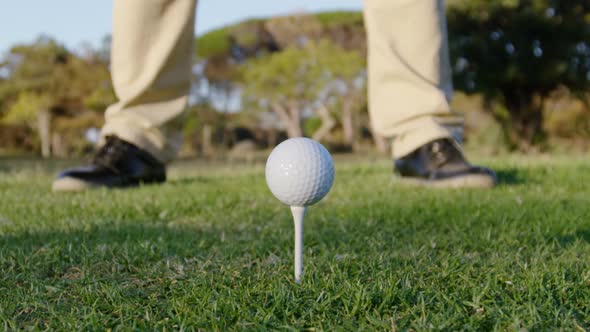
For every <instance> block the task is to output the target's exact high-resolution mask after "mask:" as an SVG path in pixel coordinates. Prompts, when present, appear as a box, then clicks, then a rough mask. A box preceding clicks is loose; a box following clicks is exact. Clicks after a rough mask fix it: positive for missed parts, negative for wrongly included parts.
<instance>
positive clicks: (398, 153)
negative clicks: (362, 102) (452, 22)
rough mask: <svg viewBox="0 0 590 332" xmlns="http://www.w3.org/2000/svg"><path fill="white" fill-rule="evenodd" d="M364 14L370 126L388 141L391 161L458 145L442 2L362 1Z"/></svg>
mask: <svg viewBox="0 0 590 332" xmlns="http://www.w3.org/2000/svg"><path fill="white" fill-rule="evenodd" d="M364 13H365V25H366V29H367V39H368V49H369V55H368V61H369V66H368V67H369V68H368V70H369V110H370V114H371V124H372V126H373V128H374V129H375V130H376V131H377V132H378V133H379V134H381V135H383V136H386V137H391V138H393V155H394V158H400V157H403V156H405V155H407V154H409V153H411V152H412V151H414V150H415V149H417V148H418V147H420V146H421V145H423V144H426V143H428V142H430V141H433V140H435V139H439V138H445V137H448V138H455V140H456V141H457V143H460V140H461V132H462V119H461V118H460V117H458V116H457V115H456V114H454V113H453V112H451V110H450V108H449V101H450V99H451V96H452V92H453V86H452V82H451V69H450V64H449V53H448V45H447V36H446V19H445V14H444V3H443V0H365V11H364Z"/></svg>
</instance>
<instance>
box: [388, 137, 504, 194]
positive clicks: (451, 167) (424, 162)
mask: <svg viewBox="0 0 590 332" xmlns="http://www.w3.org/2000/svg"><path fill="white" fill-rule="evenodd" d="M394 168H395V172H396V173H397V174H398V175H399V177H400V179H401V180H403V181H404V182H408V183H412V184H418V185H424V186H430V187H444V188H490V187H493V186H495V185H496V183H497V178H496V174H495V173H494V171H492V170H491V169H489V168H486V167H479V166H473V165H471V164H470V163H469V162H468V161H467V160H466V159H465V157H464V156H463V153H462V152H461V151H460V150H459V148H457V146H456V145H455V144H454V143H453V142H452V141H451V140H450V139H438V140H435V141H432V142H430V143H428V144H425V145H423V146H421V147H420V148H418V149H417V150H415V151H414V152H412V153H410V154H409V155H407V156H405V157H403V158H400V159H396V160H394Z"/></svg>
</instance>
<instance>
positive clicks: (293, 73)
mask: <svg viewBox="0 0 590 332" xmlns="http://www.w3.org/2000/svg"><path fill="white" fill-rule="evenodd" d="M359 59H360V57H359V56H358V55H356V54H354V53H351V52H346V51H344V50H343V49H342V48H340V47H339V46H338V45H336V44H334V43H333V42H331V41H329V40H321V41H319V42H307V43H306V44H305V45H304V46H302V47H297V46H291V47H288V48H286V49H285V50H283V51H282V52H280V53H274V54H271V55H269V56H268V57H264V58H260V59H256V60H253V61H251V62H248V63H247V64H245V65H244V66H243V80H244V94H245V95H246V97H247V98H251V99H254V100H255V101H256V102H258V103H259V104H260V105H262V106H267V107H268V108H270V109H271V110H272V111H273V112H275V113H276V114H277V116H278V117H279V118H280V119H281V122H282V123H283V124H284V126H285V128H286V129H287V133H288V135H289V137H297V136H302V135H303V127H302V122H303V119H304V114H303V113H304V111H306V110H310V111H311V110H313V109H314V108H315V107H318V106H323V105H318V102H319V103H322V102H324V100H322V99H321V97H322V93H324V94H325V91H326V89H327V88H329V87H328V85H329V84H330V83H333V82H334V81H336V80H342V79H345V78H348V77H349V76H350V74H349V73H348V69H351V70H354V69H353V68H343V67H344V66H346V65H348V64H350V63H352V62H355V61H358V62H361V63H362V60H359Z"/></svg>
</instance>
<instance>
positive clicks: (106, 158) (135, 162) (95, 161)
mask: <svg viewBox="0 0 590 332" xmlns="http://www.w3.org/2000/svg"><path fill="white" fill-rule="evenodd" d="M164 181H166V167H165V166H164V164H162V163H161V162H159V161H158V160H156V158H154V157H153V156H152V155H151V154H149V153H148V152H146V151H144V150H142V149H140V148H138V147H137V146H135V145H133V144H131V143H129V142H126V141H123V140H122V139H120V138H118V137H116V136H108V137H106V143H105V144H104V145H103V146H102V147H101V148H100V149H99V150H98V151H97V152H96V154H95V155H94V157H93V158H92V162H91V163H90V165H89V166H85V167H79V168H74V169H69V170H65V171H64V172H62V173H60V174H59V175H58V176H57V177H56V179H55V180H54V181H53V188H52V189H53V191H60V192H64V191H72V192H73V191H84V190H87V189H91V188H97V187H108V188H124V187H133V186H138V185H140V184H148V183H161V182H164Z"/></svg>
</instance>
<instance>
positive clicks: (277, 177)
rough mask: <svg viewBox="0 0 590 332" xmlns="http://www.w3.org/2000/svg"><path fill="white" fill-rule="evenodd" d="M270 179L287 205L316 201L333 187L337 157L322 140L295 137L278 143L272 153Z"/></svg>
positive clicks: (267, 177) (302, 204) (271, 187)
mask: <svg viewBox="0 0 590 332" xmlns="http://www.w3.org/2000/svg"><path fill="white" fill-rule="evenodd" d="M266 183H267V184H268V187H269V188H270V191H271V192H272V193H273V195H275V197H276V198H278V199H279V200H280V201H281V202H283V203H285V204H287V205H290V206H309V205H313V204H315V203H317V202H318V201H320V200H321V199H322V198H324V196H326V194H327V193H328V192H329V191H330V188H332V184H333V183H334V161H333V160H332V156H331V155H330V153H329V152H328V150H326V148H324V146H323V145H321V144H320V143H318V142H316V141H314V140H312V139H309V138H305V137H297V138H291V139H288V140H286V141H284V142H282V143H281V144H279V145H277V147H275V148H274V150H272V152H271V154H270V156H269V157H268V160H267V161H266Z"/></svg>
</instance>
